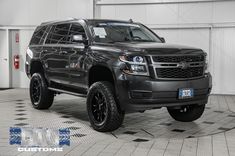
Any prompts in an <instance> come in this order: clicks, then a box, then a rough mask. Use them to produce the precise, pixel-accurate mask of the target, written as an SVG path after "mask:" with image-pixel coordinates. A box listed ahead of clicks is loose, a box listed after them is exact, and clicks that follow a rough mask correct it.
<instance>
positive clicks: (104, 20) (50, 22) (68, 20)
mask: <svg viewBox="0 0 235 156" xmlns="http://www.w3.org/2000/svg"><path fill="white" fill-rule="evenodd" d="M79 20H84V21H87V22H88V23H90V22H91V23H92V22H122V23H133V22H132V20H129V21H124V20H113V19H76V18H69V19H66V20H56V21H48V22H43V23H41V26H44V25H50V24H57V23H65V22H73V21H79Z"/></svg>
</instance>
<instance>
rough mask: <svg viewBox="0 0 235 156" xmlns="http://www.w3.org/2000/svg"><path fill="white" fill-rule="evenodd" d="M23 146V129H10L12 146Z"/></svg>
mask: <svg viewBox="0 0 235 156" xmlns="http://www.w3.org/2000/svg"><path fill="white" fill-rule="evenodd" d="M14 144H18V145H21V129H20V128H17V127H13V128H12V127H11V128H10V145H14Z"/></svg>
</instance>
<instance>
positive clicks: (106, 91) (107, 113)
mask: <svg viewBox="0 0 235 156" xmlns="http://www.w3.org/2000/svg"><path fill="white" fill-rule="evenodd" d="M87 111H88V116H89V120H90V123H91V126H92V127H93V128H94V129H95V130H97V131H100V132H107V131H113V130H115V129H117V128H119V127H120V126H121V124H122V122H123V119H124V112H123V111H121V110H120V109H119V108H118V105H117V102H116V100H115V96H114V88H113V85H112V84H111V83H110V82H106V81H101V82H96V83H94V84H93V85H92V86H91V87H90V89H89V92H88V96H87Z"/></svg>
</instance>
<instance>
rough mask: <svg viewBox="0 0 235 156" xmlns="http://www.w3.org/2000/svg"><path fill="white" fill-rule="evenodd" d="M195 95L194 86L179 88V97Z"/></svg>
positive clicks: (184, 97)
mask: <svg viewBox="0 0 235 156" xmlns="http://www.w3.org/2000/svg"><path fill="white" fill-rule="evenodd" d="M193 95H194V90H193V89H192V88H182V89H179V99H186V98H192V97H193Z"/></svg>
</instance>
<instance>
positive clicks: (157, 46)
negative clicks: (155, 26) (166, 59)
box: [114, 42, 203, 55]
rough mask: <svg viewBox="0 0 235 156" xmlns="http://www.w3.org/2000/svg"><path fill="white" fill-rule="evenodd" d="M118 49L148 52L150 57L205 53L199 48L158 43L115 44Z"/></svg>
mask: <svg viewBox="0 0 235 156" xmlns="http://www.w3.org/2000/svg"><path fill="white" fill-rule="evenodd" d="M114 45H115V46H116V47H117V48H120V49H122V50H123V51H127V52H130V53H132V52H146V53H148V54H150V55H154V54H155V55H156V54H191V53H203V51H202V50H201V49H199V48H194V47H189V46H183V45H176V44H167V43H156V42H142V43H136V42H130V43H123V42H117V43H115V44H114Z"/></svg>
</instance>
